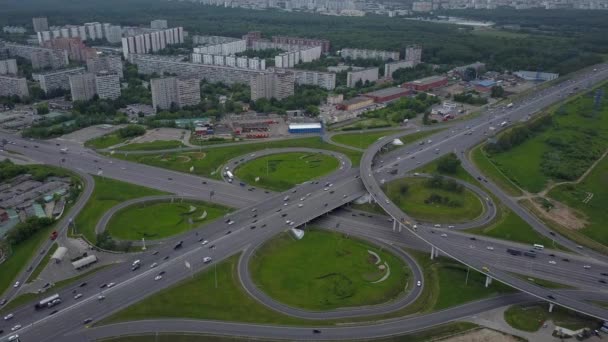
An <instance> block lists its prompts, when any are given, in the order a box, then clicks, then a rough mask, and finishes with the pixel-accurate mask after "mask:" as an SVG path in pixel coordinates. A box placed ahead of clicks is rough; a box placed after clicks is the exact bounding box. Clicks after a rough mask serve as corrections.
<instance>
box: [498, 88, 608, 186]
mask: <svg viewBox="0 0 608 342" xmlns="http://www.w3.org/2000/svg"><path fill="white" fill-rule="evenodd" d="M602 88H603V90H604V91H608V85H604V86H602ZM594 93H595V91H590V92H589V93H588V94H583V95H580V96H576V97H575V98H573V99H572V100H571V101H569V102H567V103H565V104H564V105H563V106H554V108H551V109H549V110H548V111H549V112H550V114H551V115H552V117H553V123H552V124H551V126H550V127H549V128H548V129H546V130H544V131H542V132H540V133H536V134H533V135H532V136H531V137H529V138H528V139H526V140H525V141H524V142H523V143H521V144H519V145H516V146H514V147H512V148H511V149H509V150H507V151H504V152H500V153H495V154H493V155H490V156H488V158H489V159H490V161H491V162H492V163H493V164H494V165H495V166H496V167H497V168H498V169H499V170H500V171H502V172H503V173H504V175H506V176H507V177H508V178H509V179H510V180H511V181H513V183H515V184H517V185H518V186H520V187H521V188H523V189H524V190H527V191H530V192H533V193H536V192H539V191H541V190H542V189H544V188H545V187H546V186H547V184H548V183H549V182H557V181H561V180H564V179H563V178H560V176H557V174H571V175H573V177H572V179H573V178H575V177H576V176H577V175H579V176H580V175H581V174H582V173H583V172H584V171H585V170H586V169H587V168H588V167H589V166H591V164H592V163H593V162H594V161H595V159H596V158H597V157H596V156H599V154H601V153H602V152H603V151H605V150H606V148H608V104H606V101H603V102H601V104H600V106H599V107H598V108H596V107H595V105H594V95H593V94H594ZM596 109H597V111H596ZM570 150H571V151H572V152H568V151H570ZM549 170H550V171H551V172H553V174H551V173H549Z"/></svg>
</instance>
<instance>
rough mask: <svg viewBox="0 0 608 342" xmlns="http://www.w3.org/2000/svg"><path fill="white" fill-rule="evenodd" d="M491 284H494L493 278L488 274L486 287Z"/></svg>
mask: <svg viewBox="0 0 608 342" xmlns="http://www.w3.org/2000/svg"><path fill="white" fill-rule="evenodd" d="M490 284H492V278H490V276H486V287H488V286H490Z"/></svg>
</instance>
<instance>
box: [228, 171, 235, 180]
mask: <svg viewBox="0 0 608 342" xmlns="http://www.w3.org/2000/svg"><path fill="white" fill-rule="evenodd" d="M226 177H228V178H230V179H232V178H234V175H233V174H232V172H230V171H226Z"/></svg>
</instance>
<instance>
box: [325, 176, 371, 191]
mask: <svg viewBox="0 0 608 342" xmlns="http://www.w3.org/2000/svg"><path fill="white" fill-rule="evenodd" d="M370 176H371V175H370ZM323 191H329V188H323Z"/></svg>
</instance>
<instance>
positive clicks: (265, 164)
mask: <svg viewBox="0 0 608 342" xmlns="http://www.w3.org/2000/svg"><path fill="white" fill-rule="evenodd" d="M339 165H340V161H338V159H336V158H334V157H333V156H330V155H327V154H322V153H309V152H288V153H277V154H272V155H268V156H263V157H259V158H256V159H253V160H251V161H249V162H246V163H243V164H242V165H240V166H239V167H237V168H236V170H235V175H236V177H238V178H239V179H241V180H243V181H244V182H246V183H248V184H255V185H256V186H259V187H262V188H266V189H269V190H274V191H285V190H288V189H291V188H292V187H294V186H295V185H297V184H300V183H304V182H306V181H309V180H311V179H315V178H318V177H322V176H324V175H327V174H329V173H330V172H332V171H334V170H336V169H337V168H338V166H339ZM258 177H259V178H258ZM256 179H257V181H256Z"/></svg>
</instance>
